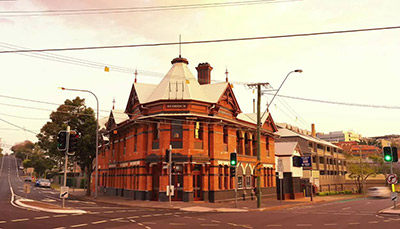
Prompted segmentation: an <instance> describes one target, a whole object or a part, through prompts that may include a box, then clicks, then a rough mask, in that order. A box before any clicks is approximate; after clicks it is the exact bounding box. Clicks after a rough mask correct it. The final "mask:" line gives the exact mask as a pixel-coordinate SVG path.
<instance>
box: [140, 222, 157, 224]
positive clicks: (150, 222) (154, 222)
mask: <svg viewBox="0 0 400 229" xmlns="http://www.w3.org/2000/svg"><path fill="white" fill-rule="evenodd" d="M142 223H143V224H156V222H142Z"/></svg>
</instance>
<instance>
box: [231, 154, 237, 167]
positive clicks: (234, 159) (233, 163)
mask: <svg viewBox="0 0 400 229" xmlns="http://www.w3.org/2000/svg"><path fill="white" fill-rule="evenodd" d="M230 163H231V166H235V167H236V166H237V153H236V152H232V153H231V160H230Z"/></svg>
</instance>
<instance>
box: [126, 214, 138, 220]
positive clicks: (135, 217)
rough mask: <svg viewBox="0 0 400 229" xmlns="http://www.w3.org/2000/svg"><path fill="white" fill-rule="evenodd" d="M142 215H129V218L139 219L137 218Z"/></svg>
mask: <svg viewBox="0 0 400 229" xmlns="http://www.w3.org/2000/svg"><path fill="white" fill-rule="evenodd" d="M139 217H140V216H137V215H135V216H129V217H127V218H128V219H137V218H139Z"/></svg>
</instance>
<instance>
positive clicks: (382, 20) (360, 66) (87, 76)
mask: <svg viewBox="0 0 400 229" xmlns="http://www.w3.org/2000/svg"><path fill="white" fill-rule="evenodd" d="M238 1H239V0H236V2H238ZM243 1H245V0H243ZM216 2H225V3H226V2H233V1H232V0H229V1H216V0H198V1H194V0H193V1H184V2H183V1H178V0H164V1H152V0H147V1H139V0H135V1H132V0H114V1H106V0H96V1H88V0H69V1H53V0H31V1H26V0H15V1H5V0H0V28H1V30H0V50H10V47H14V48H18V47H20V48H18V49H22V48H21V47H23V49H25V48H27V49H47V48H70V47H87V46H111V45H131V44H149V43H150V44H151V43H165V42H178V41H179V35H181V37H182V38H181V39H182V41H183V42H186V41H198V40H216V39H227V38H244V37H266V36H276V35H287V34H303V33H315V32H324V31H337V30H352V29H364V28H376V27H390V26H400V15H399V14H398V9H400V1H393V0H386V1H385V0H336V1H331V0H284V1H282V0H281V1H278V0H277V1H269V2H263V3H262V4H250V5H249V4H246V5H237V4H236V5H234V6H225V7H208V8H199V7H197V8H194V9H176V10H166V11H145V12H143V11H142V12H127V13H107V14H79V15H62V14H57V15H48V14H47V15H44V13H42V12H43V11H49V10H78V9H94V8H96V9H110V8H123V7H152V6H173V5H182V4H204V3H216ZM15 11H18V12H16V13H12V14H11V13H10V12H15ZM19 11H39V13H36V16H28V15H24V14H23V13H20V12H19ZM399 38H400V29H392V30H380V31H370V32H358V33H342V34H332V35H322V36H304V37H291V38H280V39H262V40H251V41H237V42H220V43H207V44H185V45H182V47H181V49H182V51H181V54H182V56H183V57H185V58H187V59H188V60H189V68H190V69H191V71H192V73H193V74H194V75H197V72H196V70H195V67H196V66H197V65H198V64H199V63H203V62H208V63H210V65H211V66H212V67H213V68H214V69H213V70H212V74H211V77H212V80H216V81H224V80H225V71H226V69H227V70H228V72H229V81H231V82H234V92H235V96H236V98H237V100H238V102H239V105H240V107H241V110H242V111H243V112H245V113H251V112H252V110H253V107H252V100H253V99H254V98H255V96H256V94H255V93H253V91H252V90H251V89H248V88H247V87H245V86H244V84H245V83H251V82H267V83H269V84H270V85H271V86H272V87H273V88H275V89H276V88H278V87H279V85H280V84H281V83H282V81H283V80H284V78H285V77H286V75H287V74H288V73H289V72H290V71H292V70H295V69H302V70H303V73H293V74H291V75H290V76H289V77H288V79H287V80H286V82H285V83H284V85H283V86H282V88H281V90H280V91H279V94H278V95H287V96H292V97H299V98H307V99H314V100H315V99H316V100H323V101H332V102H341V103H355V104H365V105H379V106H391V107H395V108H396V106H397V109H387V108H373V107H369V106H366V107H359V106H345V105H338V104H327V103H317V102H311V101H304V100H298V99H289V98H281V97H279V96H278V97H277V98H276V99H275V100H274V101H273V103H272V105H271V106H270V112H271V115H272V117H273V119H274V121H275V122H276V123H281V122H286V123H290V124H292V125H295V126H299V127H300V128H302V129H308V130H309V129H310V128H311V123H315V125H316V130H317V132H325V133H328V132H331V131H339V130H345V131H346V130H353V131H355V132H357V133H360V134H361V135H362V136H367V137H368V136H379V135H386V134H400V118H399V117H400V109H398V107H399V106H400V101H399V100H398V98H399V90H398V85H400V77H399V67H398V66H399V60H400V45H399V42H398V41H399ZM49 55H51V56H49ZM53 55H57V58H58V60H59V61H54V58H55V57H54V56H53ZM60 55H61V57H60ZM178 55H179V46H178V45H170V46H156V47H137V48H121V49H97V50H83V51H62V52H46V53H26V54H23V55H22V54H13V53H0V63H1V65H0V79H1V83H0V119H1V120H0V138H1V143H2V147H3V148H5V150H6V152H7V151H8V149H7V148H9V147H11V146H12V145H14V144H15V143H17V142H22V141H24V140H30V141H33V142H36V141H37V139H36V137H35V134H34V133H39V131H40V128H41V127H42V126H43V125H44V124H45V123H46V122H47V121H49V115H50V113H51V111H54V110H56V108H57V107H58V105H57V104H62V103H63V102H64V101H65V100H66V99H73V98H75V97H76V96H80V97H81V98H85V99H86V104H87V106H90V107H92V108H96V101H95V99H94V97H93V96H92V95H91V94H89V93H79V92H71V91H61V90H59V89H58V87H66V88H76V89H84V90H90V91H92V92H93V93H95V94H96V95H97V97H98V99H99V102H100V110H101V112H100V117H104V116H107V115H108V114H109V110H110V109H112V106H113V102H112V101H113V99H115V101H116V103H115V108H116V109H122V110H124V109H125V107H126V104H127V100H128V97H129V93H130V89H131V86H132V83H133V80H134V74H133V72H134V69H137V71H138V72H139V75H138V82H140V83H152V84H158V83H159V82H160V81H161V78H162V76H163V75H165V74H166V73H167V72H168V70H169V69H170V68H171V63H170V61H171V60H172V59H173V58H175V57H177V56H178ZM60 58H63V59H62V60H61V61H60ZM71 59H72V60H74V61H75V62H74V64H71V63H66V62H67V61H66V60H71ZM83 61H92V62H96V63H98V64H89V66H88V65H87V64H82V63H83ZM76 62H79V63H76ZM105 65H107V66H111V65H116V66H121V67H124V69H125V70H124V71H125V72H121V71H118V69H116V68H113V67H110V71H109V72H105V71H104V70H103V69H104V66H105ZM236 82H241V83H244V84H239V83H236ZM269 90H270V89H269ZM268 93H269V94H264V95H263V98H262V110H264V109H265V108H266V104H267V102H269V101H270V100H271V98H272V95H271V93H274V91H272V92H271V91H269V92H268ZM16 98H18V99H16ZM21 99H25V100H21ZM26 100H35V101H40V103H39V102H32V101H26ZM43 102H46V103H43ZM23 128H25V129H26V130H29V131H24V130H23ZM32 132H33V133H32Z"/></svg>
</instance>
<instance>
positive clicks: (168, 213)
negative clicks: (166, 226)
mask: <svg viewBox="0 0 400 229" xmlns="http://www.w3.org/2000/svg"><path fill="white" fill-rule="evenodd" d="M164 215H172V213H164Z"/></svg>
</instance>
